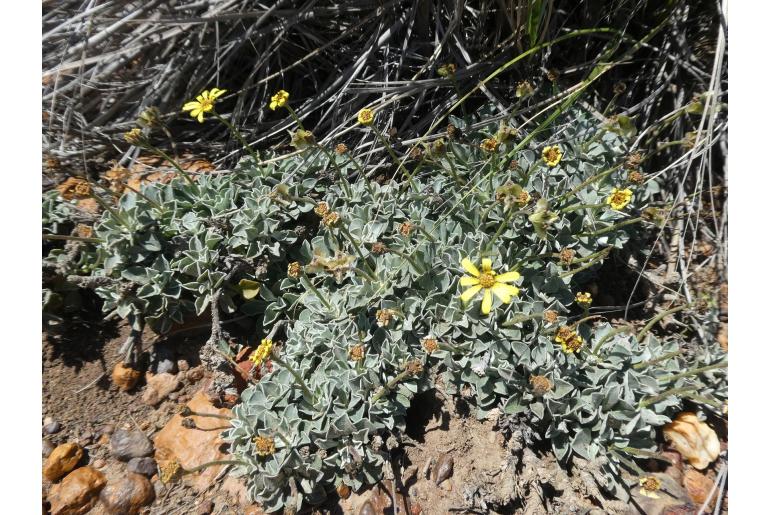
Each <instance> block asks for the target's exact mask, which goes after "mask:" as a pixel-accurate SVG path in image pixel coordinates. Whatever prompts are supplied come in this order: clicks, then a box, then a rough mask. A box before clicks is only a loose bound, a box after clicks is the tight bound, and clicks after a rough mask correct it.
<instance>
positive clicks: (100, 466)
mask: <svg viewBox="0 0 770 515" xmlns="http://www.w3.org/2000/svg"><path fill="white" fill-rule="evenodd" d="M91 465H92V466H93V467H94V468H95V469H103V468H104V467H105V466H106V465H107V462H106V461H104V460H103V459H98V460H96V461H94V462H93V463H92V464H91Z"/></svg>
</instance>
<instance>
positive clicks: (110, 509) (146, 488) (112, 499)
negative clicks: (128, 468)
mask: <svg viewBox="0 0 770 515" xmlns="http://www.w3.org/2000/svg"><path fill="white" fill-rule="evenodd" d="M99 499H100V500H101V501H102V504H103V505H104V507H105V508H106V511H107V513H110V514H116V515H118V514H120V515H137V514H138V513H139V511H140V510H141V509H142V508H143V507H144V506H147V505H148V504H150V503H152V501H153V500H155V489H154V488H153V487H152V484H151V483H150V482H149V481H148V480H147V478H146V477H144V476H142V475H140V474H133V473H129V474H127V475H125V476H122V477H119V478H117V479H116V480H115V481H112V480H110V482H109V483H107V486H105V487H104V489H103V490H102V492H101V494H100V495H99Z"/></svg>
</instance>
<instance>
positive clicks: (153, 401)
mask: <svg viewBox="0 0 770 515" xmlns="http://www.w3.org/2000/svg"><path fill="white" fill-rule="evenodd" d="M177 388H179V379H177V377H176V376H175V375H173V374H168V373H164V374H155V375H151V374H147V388H146V389H145V390H144V394H142V401H144V402H145V403H146V404H149V405H150V406H155V405H157V404H159V403H160V402H161V401H162V400H163V399H165V398H166V397H168V394H170V393H171V392H173V391H174V390H176V389H177Z"/></svg>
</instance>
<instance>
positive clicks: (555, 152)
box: [543, 145, 563, 168]
mask: <svg viewBox="0 0 770 515" xmlns="http://www.w3.org/2000/svg"><path fill="white" fill-rule="evenodd" d="M562 155H563V154H562V153H561V149H560V148H559V147H558V146H556V145H554V146H552V147H545V148H544V149H543V161H545V164H547V165H548V166H550V167H552V168H553V167H554V166H556V165H557V164H559V161H561V158H562Z"/></svg>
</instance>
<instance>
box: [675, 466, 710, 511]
mask: <svg viewBox="0 0 770 515" xmlns="http://www.w3.org/2000/svg"><path fill="white" fill-rule="evenodd" d="M682 483H683V484H684V489H685V490H686V491H687V495H688V496H690V499H691V500H692V502H693V503H694V504H695V505H696V506H703V504H704V503H705V502H706V499H708V496H709V494H710V493H711V489H712V488H713V487H714V481H712V480H711V479H709V478H707V477H706V476H704V475H703V474H701V473H700V472H698V471H697V470H693V469H688V470H687V471H686V472H685V473H684V479H683V480H682ZM716 500H717V495H716V492H715V494H714V495H713V496H712V497H711V503H710V505H711V508H712V509H713V508H714V505H715V504H716Z"/></svg>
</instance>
